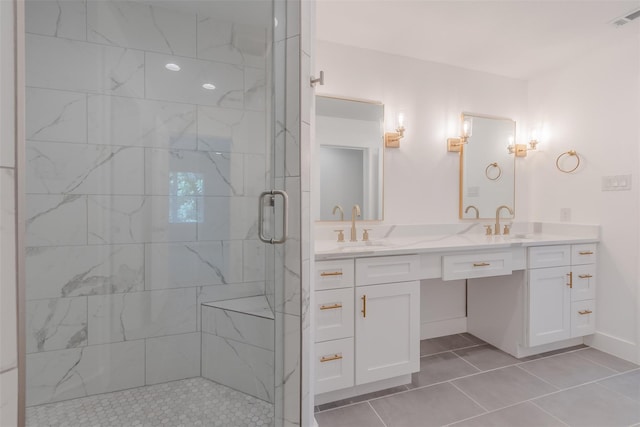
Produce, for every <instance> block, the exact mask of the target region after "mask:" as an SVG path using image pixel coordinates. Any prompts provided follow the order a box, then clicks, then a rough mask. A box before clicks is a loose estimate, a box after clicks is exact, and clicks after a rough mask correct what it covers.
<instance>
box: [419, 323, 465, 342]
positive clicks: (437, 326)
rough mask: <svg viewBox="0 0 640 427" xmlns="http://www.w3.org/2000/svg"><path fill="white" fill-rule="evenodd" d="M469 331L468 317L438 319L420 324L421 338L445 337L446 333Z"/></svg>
mask: <svg viewBox="0 0 640 427" xmlns="http://www.w3.org/2000/svg"><path fill="white" fill-rule="evenodd" d="M463 332H467V318H466V317H458V318H455V319H446V320H438V321H437V322H426V323H421V324H420V339H421V340H426V339H427V338H436V337H443V336H445V335H453V334H461V333H463Z"/></svg>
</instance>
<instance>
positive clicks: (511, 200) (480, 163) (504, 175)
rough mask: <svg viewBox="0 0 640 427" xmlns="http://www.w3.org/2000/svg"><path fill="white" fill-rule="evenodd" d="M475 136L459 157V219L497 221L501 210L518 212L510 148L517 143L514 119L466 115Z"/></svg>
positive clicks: (513, 162) (469, 139)
mask: <svg viewBox="0 0 640 427" xmlns="http://www.w3.org/2000/svg"><path fill="white" fill-rule="evenodd" d="M468 119H471V120H472V133H471V135H470V136H469V138H468V141H467V143H466V144H464V145H463V147H462V152H461V154H460V156H461V157H460V168H461V174H460V218H464V219H472V218H475V217H476V212H475V210H474V209H468V207H469V206H474V207H475V208H476V209H477V210H478V212H479V215H478V216H479V217H480V218H495V215H496V209H497V208H498V206H501V205H507V206H509V207H510V208H512V209H514V210H515V206H514V204H515V160H514V158H515V156H514V155H513V154H509V150H508V149H507V146H508V145H509V143H510V142H513V141H514V139H515V132H516V125H515V122H514V121H513V120H511V119H503V118H496V117H487V116H481V115H474V114H468V113H464V114H463V121H464V120H468Z"/></svg>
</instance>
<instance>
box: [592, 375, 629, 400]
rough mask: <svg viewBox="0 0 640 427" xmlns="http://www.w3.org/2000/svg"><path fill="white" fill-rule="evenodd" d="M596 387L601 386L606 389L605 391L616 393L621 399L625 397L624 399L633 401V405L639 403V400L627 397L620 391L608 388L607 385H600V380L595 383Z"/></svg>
mask: <svg viewBox="0 0 640 427" xmlns="http://www.w3.org/2000/svg"><path fill="white" fill-rule="evenodd" d="M595 385H597V386H600V387H602V388H604V389H605V390H608V391H610V392H612V393H614V394H617V395H618V396H621V397H623V398H624V399H627V400H630V401H631V402H633V403H638V401H637V400H635V399H634V398H632V397H629V396H627V395H625V394H622V393H620V392H619V391H616V390H613V389H611V388H609V387H607V386H606V385H604V384H600V380H598V381H596V382H595Z"/></svg>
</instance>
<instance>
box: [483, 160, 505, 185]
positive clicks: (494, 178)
mask: <svg viewBox="0 0 640 427" xmlns="http://www.w3.org/2000/svg"><path fill="white" fill-rule="evenodd" d="M491 168H496V169H498V175H496V176H494V177H493V178H491V177H490V176H489V169H491ZM484 174H485V175H486V176H487V178H489V179H490V180H491V181H495V180H497V179H498V178H500V176H501V175H502V169H501V168H500V166H498V162H493V163H489V166H487V168H486V169H485V170H484Z"/></svg>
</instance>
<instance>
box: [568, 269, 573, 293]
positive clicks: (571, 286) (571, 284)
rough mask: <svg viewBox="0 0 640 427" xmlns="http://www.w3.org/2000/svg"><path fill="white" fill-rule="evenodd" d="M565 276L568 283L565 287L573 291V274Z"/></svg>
mask: <svg viewBox="0 0 640 427" xmlns="http://www.w3.org/2000/svg"><path fill="white" fill-rule="evenodd" d="M567 276H569V283H567V286H568V287H569V288H570V289H573V272H571V273H569V274H567Z"/></svg>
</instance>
